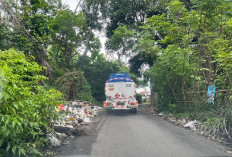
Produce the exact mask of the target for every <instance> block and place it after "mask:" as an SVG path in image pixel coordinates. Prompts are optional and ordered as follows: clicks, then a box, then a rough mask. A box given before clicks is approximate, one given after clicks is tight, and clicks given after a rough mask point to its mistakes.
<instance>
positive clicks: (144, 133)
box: [57, 111, 231, 157]
mask: <svg viewBox="0 0 232 157" xmlns="http://www.w3.org/2000/svg"><path fill="white" fill-rule="evenodd" d="M60 151H61V152H60V153H59V154H57V157H90V156H91V157H190V156H193V157H200V156H207V157H209V156H210V157H211V156H216V157H220V156H221V157H222V156H223V157H224V156H231V155H230V154H228V153H226V151H227V148H226V147H224V146H223V145H221V144H218V143H216V142H213V141H210V140H208V139H206V137H204V136H202V135H198V134H196V133H194V132H192V131H190V130H185V129H184V128H179V127H177V126H175V125H173V124H171V123H169V122H166V121H164V120H160V119H159V118H157V117H155V116H150V115H146V114H145V113H143V112H141V111H139V112H138V113H137V114H130V113H122V112H119V113H118V112H117V113H112V114H110V115H106V114H105V113H103V114H101V115H100V116H98V117H97V118H96V119H95V120H94V123H92V124H91V125H90V126H89V128H88V136H81V137H78V138H76V139H74V140H73V141H71V143H70V144H69V145H68V146H66V147H63V148H62V149H61V150H60Z"/></svg>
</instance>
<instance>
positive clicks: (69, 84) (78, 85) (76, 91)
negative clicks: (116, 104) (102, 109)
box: [56, 71, 94, 101]
mask: <svg viewBox="0 0 232 157" xmlns="http://www.w3.org/2000/svg"><path fill="white" fill-rule="evenodd" d="M56 86H57V88H58V89H59V90H60V91H61V92H63V93H64V94H65V95H66V98H67V99H68V100H86V101H93V100H94V99H93V98H92V94H91V89H90V86H89V85H88V83H87V80H86V79H85V77H84V74H83V72H81V71H73V72H67V73H65V74H64V75H63V76H62V77H60V78H58V79H57V80H56Z"/></svg>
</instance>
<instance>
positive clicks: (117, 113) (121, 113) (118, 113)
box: [106, 110, 136, 116]
mask: <svg viewBox="0 0 232 157" xmlns="http://www.w3.org/2000/svg"><path fill="white" fill-rule="evenodd" d="M106 114H107V115H109V116H131V115H136V114H135V113H132V112H131V111H129V110H124V111H122V110H110V111H107V112H106Z"/></svg>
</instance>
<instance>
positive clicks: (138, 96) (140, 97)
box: [135, 93, 143, 104]
mask: <svg viewBox="0 0 232 157" xmlns="http://www.w3.org/2000/svg"><path fill="white" fill-rule="evenodd" d="M135 97H136V100H137V101H138V103H139V104H142V103H143V102H142V95H140V94H138V93H136V95H135Z"/></svg>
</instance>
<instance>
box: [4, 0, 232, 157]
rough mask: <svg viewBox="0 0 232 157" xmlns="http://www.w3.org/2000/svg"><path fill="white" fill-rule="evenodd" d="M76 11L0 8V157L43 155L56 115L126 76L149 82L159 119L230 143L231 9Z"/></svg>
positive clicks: (7, 3)
mask: <svg viewBox="0 0 232 157" xmlns="http://www.w3.org/2000/svg"><path fill="white" fill-rule="evenodd" d="M80 2H81V3H79V2H78V3H77V6H76V7H77V9H76V10H74V11H72V10H70V9H69V8H68V7H67V6H65V5H64V4H62V3H61V0H50V1H47V0H17V1H16V0H15V1H14V0H0V106H1V107H0V128H1V130H0V137H3V138H1V139H0V154H4V156H37V155H38V156H39V155H42V154H41V148H42V147H43V146H44V145H46V140H45V136H46V133H47V132H48V131H50V130H52V125H51V121H52V120H55V119H56V118H57V115H56V112H55V106H56V105H57V104H60V103H63V102H64V101H68V100H76V99H78V100H87V101H91V102H92V103H95V104H99V105H100V104H101V103H102V101H104V100H105V95H104V86H105V85H104V84H105V81H106V80H107V79H108V77H109V75H110V74H111V73H113V72H127V73H130V76H131V77H132V79H133V80H134V81H135V82H136V83H137V85H138V86H139V85H145V84H146V83H147V82H148V81H150V82H151V84H152V96H155V98H156V99H155V101H153V102H152V103H154V105H156V107H157V110H158V111H162V112H169V113H172V114H174V115H175V116H177V117H188V118H190V119H197V120H200V121H201V122H203V128H202V130H204V131H205V132H208V133H209V134H214V135H216V136H219V137H220V136H223V137H226V138H228V139H230V138H231V136H232V134H231V133H232V130H231V123H232V115H231V112H232V107H231V105H232V104H231V101H232V94H231V90H232V84H231V83H232V82H231V80H232V53H231V52H232V51H231V41H232V39H231V38H232V13H231V10H232V2H231V1H229V0H204V1H201V0H155V1H154V0H146V1H134V0H83V1H80ZM103 30H104V31H105V33H106V38H107V41H106V43H105V45H101V42H100V39H99V37H98V32H99V31H103ZM103 46H104V47H105V51H106V52H105V53H104V54H103V53H101V52H100V51H101V48H102V47H103ZM115 57H116V59H114V60H113V59H109V58H115ZM125 61H128V63H125ZM146 69H147V70H146ZM138 78H143V79H142V80H141V79H138ZM211 84H215V86H216V97H215V101H214V103H212V104H209V103H208V98H207V88H208V85H211ZM137 97H138V99H139V100H140V99H141V96H139V95H138V96H137Z"/></svg>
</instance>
